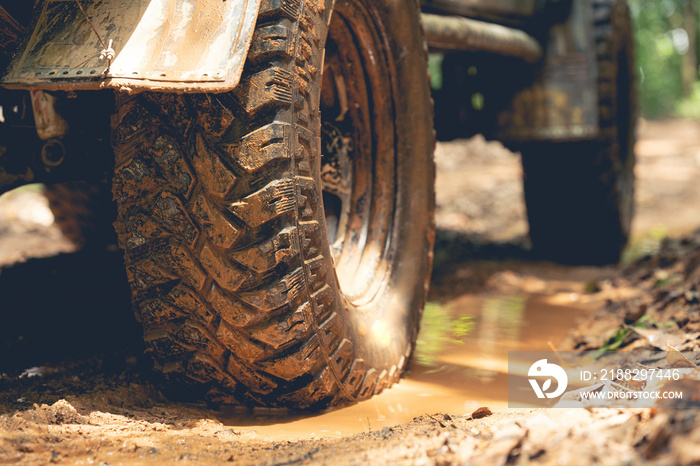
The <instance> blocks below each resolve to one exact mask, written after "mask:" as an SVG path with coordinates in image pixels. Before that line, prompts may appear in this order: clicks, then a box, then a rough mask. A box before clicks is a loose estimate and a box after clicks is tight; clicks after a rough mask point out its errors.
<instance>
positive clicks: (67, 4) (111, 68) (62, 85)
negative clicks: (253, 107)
mask: <svg viewBox="0 0 700 466" xmlns="http://www.w3.org/2000/svg"><path fill="white" fill-rule="evenodd" d="M260 2H261V0H79V3H78V2H77V1H76V0H40V1H39V2H38V5H37V6H36V9H35V20H34V22H33V26H32V27H31V28H30V30H32V32H31V34H28V35H27V36H26V37H25V40H24V42H23V44H22V46H21V47H20V49H19V51H18V53H17V54H16V55H15V58H14V59H13V61H12V63H11V64H10V66H9V68H8V72H7V74H6V75H5V76H4V77H3V78H2V80H1V81H0V82H1V83H2V84H3V85H4V86H5V87H8V88H17V89H48V90H67V91H71V90H92V89H105V88H112V89H115V88H118V89H123V90H127V91H129V90H133V91H146V90H148V91H164V92H224V91H228V90H231V89H233V88H234V87H236V85H237V84H238V82H239V80H240V78H241V73H242V71H243V65H244V63H245V60H246V55H247V53H248V47H249V46H250V42H251V39H252V35H253V31H254V28H255V22H256V20H257V15H258V8H259V6H260ZM81 7H82V8H81ZM93 27H94V29H93Z"/></svg>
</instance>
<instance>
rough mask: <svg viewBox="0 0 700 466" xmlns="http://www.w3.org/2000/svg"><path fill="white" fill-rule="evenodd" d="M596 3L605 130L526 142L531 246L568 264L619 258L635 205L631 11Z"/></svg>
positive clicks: (619, 2)
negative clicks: (584, 137) (586, 136)
mask: <svg viewBox="0 0 700 466" xmlns="http://www.w3.org/2000/svg"><path fill="white" fill-rule="evenodd" d="M593 5H594V12H595V24H594V26H595V31H596V50H597V52H598V58H597V59H598V73H599V76H598V108H599V110H598V116H599V122H600V127H601V136H600V137H599V139H598V140H595V141H584V142H575V143H573V142H571V143H533V144H528V145H525V146H523V147H522V148H521V151H522V156H523V172H524V188H525V201H526V204H527V212H528V218H529V221H530V237H531V239H532V243H533V246H534V248H535V250H536V251H538V253H539V255H541V256H542V257H544V258H546V259H551V260H555V261H558V262H563V263H569V264H594V265H598V264H609V263H615V262H618V261H619V259H620V254H621V252H622V250H623V248H624V246H625V244H626V242H627V238H628V236H629V232H630V227H631V223H632V216H633V209H634V163H635V156H634V142H635V122H636V95H635V91H636V89H635V79H634V75H635V67H634V51H633V38H632V28H631V20H630V13H629V9H628V6H627V2H626V1H623V0H598V1H595V2H593Z"/></svg>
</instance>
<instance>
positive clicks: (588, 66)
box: [498, 0, 599, 142]
mask: <svg viewBox="0 0 700 466" xmlns="http://www.w3.org/2000/svg"><path fill="white" fill-rule="evenodd" d="M592 16H593V12H592V9H591V5H590V2H588V1H587V0H576V1H574V7H573V9H572V12H571V16H570V17H569V19H568V20H567V22H566V23H563V24H558V25H555V26H554V27H552V29H551V31H550V35H549V41H548V44H547V47H546V50H547V55H546V59H545V62H544V65H543V67H542V69H541V70H540V72H539V76H538V79H537V80H536V81H535V83H534V84H532V85H531V86H530V87H527V88H526V89H523V90H522V91H520V92H519V93H518V94H516V96H515V98H514V99H513V101H512V105H511V107H510V108H508V109H507V110H505V111H504V112H502V113H501V114H500V116H499V122H498V124H499V128H500V129H499V132H498V138H499V139H501V140H504V141H513V142H517V141H535V140H556V141H568V140H582V139H590V138H594V137H596V136H597V135H598V131H599V128H598V87H597V82H598V65H597V62H596V49H595V41H594V33H593V28H592V26H593V17H592Z"/></svg>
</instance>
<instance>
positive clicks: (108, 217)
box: [44, 181, 116, 248]
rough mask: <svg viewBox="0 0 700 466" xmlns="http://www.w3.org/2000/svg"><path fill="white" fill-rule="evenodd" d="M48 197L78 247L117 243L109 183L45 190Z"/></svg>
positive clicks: (64, 230) (72, 184)
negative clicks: (113, 225)
mask: <svg viewBox="0 0 700 466" xmlns="http://www.w3.org/2000/svg"><path fill="white" fill-rule="evenodd" d="M44 196H45V197H46V199H47V201H48V203H49V209H51V213H52V214H53V216H54V225H56V226H58V228H59V229H60V230H61V233H63V236H65V237H66V238H67V239H68V240H70V241H71V242H72V243H73V244H75V246H76V247H78V248H82V247H86V246H105V245H108V244H115V243H116V236H115V234H114V228H113V227H112V222H114V218H115V215H116V212H115V210H116V209H114V206H113V204H112V194H111V192H110V189H109V185H108V183H104V184H100V183H88V182H85V181H75V182H69V183H56V184H50V185H46V186H45V187H44Z"/></svg>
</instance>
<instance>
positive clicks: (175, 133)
mask: <svg viewBox="0 0 700 466" xmlns="http://www.w3.org/2000/svg"><path fill="white" fill-rule="evenodd" d="M0 5H2V8H1V9H0V17H1V31H2V32H1V34H2V41H0V47H1V49H0V52H1V53H2V56H1V57H2V58H1V63H0V67H1V69H3V70H5V71H4V74H3V77H2V85H3V86H4V89H3V90H2V91H1V93H0V105H1V108H2V114H1V118H0V121H1V122H0V192H1V191H6V190H9V189H11V188H14V187H16V186H19V185H21V184H25V183H35V182H41V183H45V184H47V186H49V188H48V189H49V192H50V193H51V197H52V199H54V201H52V205H53V206H54V208H55V209H57V210H60V215H56V218H57V221H59V222H60V223H61V224H63V225H64V227H65V228H66V230H67V231H71V229H70V226H69V225H68V224H70V222H71V221H72V220H71V215H70V205H72V204H73V203H76V204H81V207H80V209H79V210H78V211H79V212H80V214H79V215H77V214H76V217H79V218H81V219H84V217H86V215H85V209H86V207H85V206H86V205H88V206H89V209H97V210H100V211H102V212H107V211H108V210H109V209H108V207H107V206H104V203H108V202H107V201H100V200H99V197H97V198H96V197H94V195H93V194H91V193H94V192H95V191H94V190H95V189H97V190H99V189H100V188H99V187H100V186H105V185H109V184H111V192H112V194H113V200H114V202H115V203H116V206H117V211H118V212H117V214H116V218H115V219H114V220H115V222H114V225H115V226H116V231H117V234H118V239H119V245H120V246H121V248H123V250H124V259H125V264H126V270H127V275H128V279H129V282H130V284H131V290H132V294H133V304H134V309H135V312H136V315H137V318H138V319H139V321H140V322H141V324H142V325H143V329H144V338H145V340H146V342H147V345H148V347H149V349H150V353H151V354H152V356H153V358H154V360H155V364H156V367H157V368H158V369H160V370H161V371H162V372H163V373H165V374H166V375H167V377H168V378H170V379H172V380H173V381H174V382H175V383H176V384H178V386H180V387H182V388H183V390H186V391H188V392H190V393H199V394H200V396H202V397H203V398H204V399H207V400H210V401H212V402H225V403H229V402H231V403H242V404H246V405H267V406H287V407H294V408H320V407H324V406H328V405H334V404H340V403H347V402H352V401H356V400H363V399H366V398H368V397H370V396H372V395H373V394H377V393H379V392H381V391H382V390H384V389H385V388H387V387H388V386H390V385H391V384H393V383H394V382H396V381H397V380H398V379H399V377H400V376H401V374H402V373H403V372H404V371H405V369H406V366H407V364H408V361H409V358H410V357H411V353H412V350H413V347H414V344H415V341H416V336H417V333H418V327H419V322H420V317H421V310H422V307H423V305H424V303H425V300H426V295H427V290H428V280H429V277H430V270H431V262H432V247H433V243H434V237H435V226H434V221H433V211H434V207H435V203H434V172H435V169H434V163H433V149H434V141H435V131H434V129H433V128H434V127H435V128H436V130H437V135H438V137H439V138H454V137H467V136H470V135H473V134H476V133H477V132H481V133H483V134H485V135H486V136H487V137H488V138H494V139H498V140H501V141H503V142H504V143H505V144H506V145H508V146H509V147H511V148H513V149H515V150H519V151H521V153H522V157H523V166H524V173H525V192H526V200H527V209H528V215H529V219H530V228H531V238H532V243H533V245H534V248H535V249H536V250H538V251H540V254H541V256H542V257H545V258H550V259H554V260H559V261H564V262H570V263H607V262H614V261H616V260H617V259H618V258H619V255H620V251H621V248H622V247H623V245H624V243H625V241H626V238H627V235H628V232H629V227H630V221H631V215H632V192H633V172H632V168H633V164H634V156H633V152H632V151H633V137H634V115H635V108H634V102H635V99H634V85H633V84H634V67H633V53H632V38H631V26H630V16H629V11H628V7H627V4H626V2H625V1H624V0H425V1H423V2H422V3H419V2H417V1H416V0H336V1H333V0H225V1H224V0H37V2H36V4H34V5H33V4H32V2H28V1H27V2H17V1H9V0H7V1H4V0H3V1H0ZM429 52H433V53H434V54H435V55H432V57H433V58H432V60H431V63H433V65H434V66H433V81H434V82H435V86H434V87H435V89H434V90H433V92H432V93H431V88H430V78H429V76H428V56H429ZM433 99H434V103H435V113H433ZM434 114H435V120H434V119H433V115H434ZM434 121H435V126H434ZM57 185H58V186H57ZM51 186H55V187H53V188H51ZM107 189H108V190H109V188H107ZM67 200H70V202H67ZM83 201H84V202H83ZM66 205H68V208H66ZM100 205H102V207H100Z"/></svg>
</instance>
